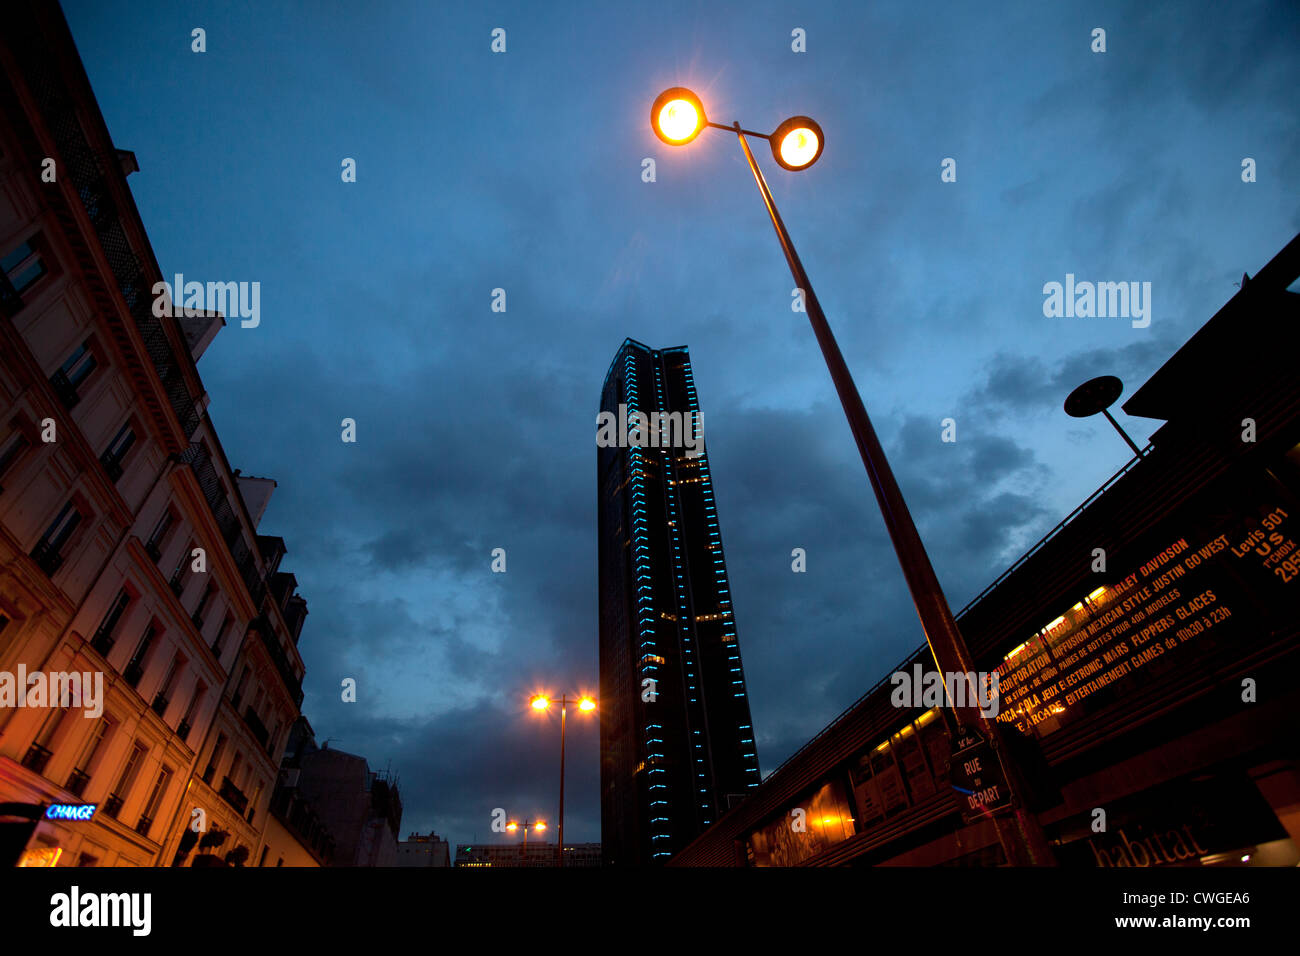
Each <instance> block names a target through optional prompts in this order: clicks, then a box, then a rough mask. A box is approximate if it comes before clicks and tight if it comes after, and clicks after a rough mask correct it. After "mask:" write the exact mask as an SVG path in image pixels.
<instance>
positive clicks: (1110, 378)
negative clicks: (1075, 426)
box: [1065, 375, 1142, 458]
mask: <svg viewBox="0 0 1300 956" xmlns="http://www.w3.org/2000/svg"><path fill="white" fill-rule="evenodd" d="M1123 393H1124V383H1123V382H1121V381H1120V380H1119V379H1117V378H1116V377H1115V376H1114V375H1099V376H1097V377H1096V378H1090V379H1088V381H1086V382H1084V383H1083V384H1082V385H1080V386H1079V387H1078V388H1076V389H1075V390H1074V391H1073V392H1071V393H1070V394H1069V397H1067V398H1066V400H1065V414H1067V415H1069V416H1070V417H1071V418H1091V417H1092V416H1093V415H1096V414H1098V413H1101V414H1102V415H1105V416H1106V421H1108V422H1110V423H1111V424H1112V425H1113V426H1115V431H1117V432H1119V437H1120V438H1122V439H1124V440H1125V441H1126V442H1128V447H1129V448H1132V449H1133V454H1135V455H1137V456H1138V457H1139V458H1140V457H1142V449H1140V448H1138V446H1137V445H1135V444H1134V443H1133V439H1131V438H1129V437H1128V433H1127V432H1126V431H1124V429H1122V428H1120V427H1119V422H1117V421H1115V418H1114V416H1112V415H1111V413H1110V412H1108V411H1106V409H1108V408H1110V407H1111V406H1112V405H1114V404H1115V401H1116V400H1117V399H1118V398H1119V397H1120V395H1122V394H1123Z"/></svg>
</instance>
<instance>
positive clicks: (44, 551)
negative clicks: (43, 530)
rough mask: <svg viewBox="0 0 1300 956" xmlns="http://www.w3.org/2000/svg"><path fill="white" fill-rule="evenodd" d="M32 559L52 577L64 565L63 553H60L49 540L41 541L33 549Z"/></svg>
mask: <svg viewBox="0 0 1300 956" xmlns="http://www.w3.org/2000/svg"><path fill="white" fill-rule="evenodd" d="M32 560H33V561H35V562H36V563H37V565H39V566H40V569H41V570H42V571H44V572H45V573H46V574H47V575H49V576H50V577H53V576H54V572H55V571H57V570H59V568H60V567H62V565H63V555H61V554H59V552H58V551H56V550H55V549H54V548H53V547H51V546H50V543H49V542H48V541H41V542H40V543H39V544H37V545H36V548H35V549H34V550H33V551H32Z"/></svg>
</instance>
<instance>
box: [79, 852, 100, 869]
mask: <svg viewBox="0 0 1300 956" xmlns="http://www.w3.org/2000/svg"><path fill="white" fill-rule="evenodd" d="M98 862H99V857H97V856H92V855H91V854H89V853H82V854H81V855H80V856H79V857H77V866H94V865H95V864H97V863H98Z"/></svg>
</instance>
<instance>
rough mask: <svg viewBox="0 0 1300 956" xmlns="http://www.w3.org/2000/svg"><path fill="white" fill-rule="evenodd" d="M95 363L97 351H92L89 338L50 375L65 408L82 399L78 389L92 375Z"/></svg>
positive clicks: (51, 383) (51, 382)
mask: <svg viewBox="0 0 1300 956" xmlns="http://www.w3.org/2000/svg"><path fill="white" fill-rule="evenodd" d="M95 365H96V359H95V353H94V352H93V351H91V348H90V340H89V339H87V340H86V341H85V342H83V343H82V344H81V345H79V346H77V348H76V349H75V350H74V351H73V353H72V354H71V355H69V356H68V358H67V361H65V362H64V363H63V364H62V365H60V366H59V369H58V371H57V372H55V373H54V374H53V375H51V376H50V385H52V386H53V387H54V391H55V393H56V394H57V395H58V396H59V401H61V402H62V403H63V407H64V408H69V409H70V408H72V407H74V406H75V405H76V404H77V403H78V402H79V401H81V396H80V395H79V394H78V392H77V389H78V388H79V387H80V385H81V384H82V383H83V382H84V381H85V380H86V379H87V378H89V377H90V373H91V372H93V371H94V370H95Z"/></svg>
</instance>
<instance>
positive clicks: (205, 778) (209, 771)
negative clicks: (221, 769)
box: [203, 763, 217, 786]
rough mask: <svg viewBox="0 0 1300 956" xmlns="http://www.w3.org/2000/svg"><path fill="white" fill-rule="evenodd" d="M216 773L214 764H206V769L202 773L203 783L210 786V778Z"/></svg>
mask: <svg viewBox="0 0 1300 956" xmlns="http://www.w3.org/2000/svg"><path fill="white" fill-rule="evenodd" d="M216 772H217V766H216V764H211V763H210V764H208V769H207V770H205V771H203V782H204V783H206V784H207V785H208V786H212V776H213V774H215V773H216Z"/></svg>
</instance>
